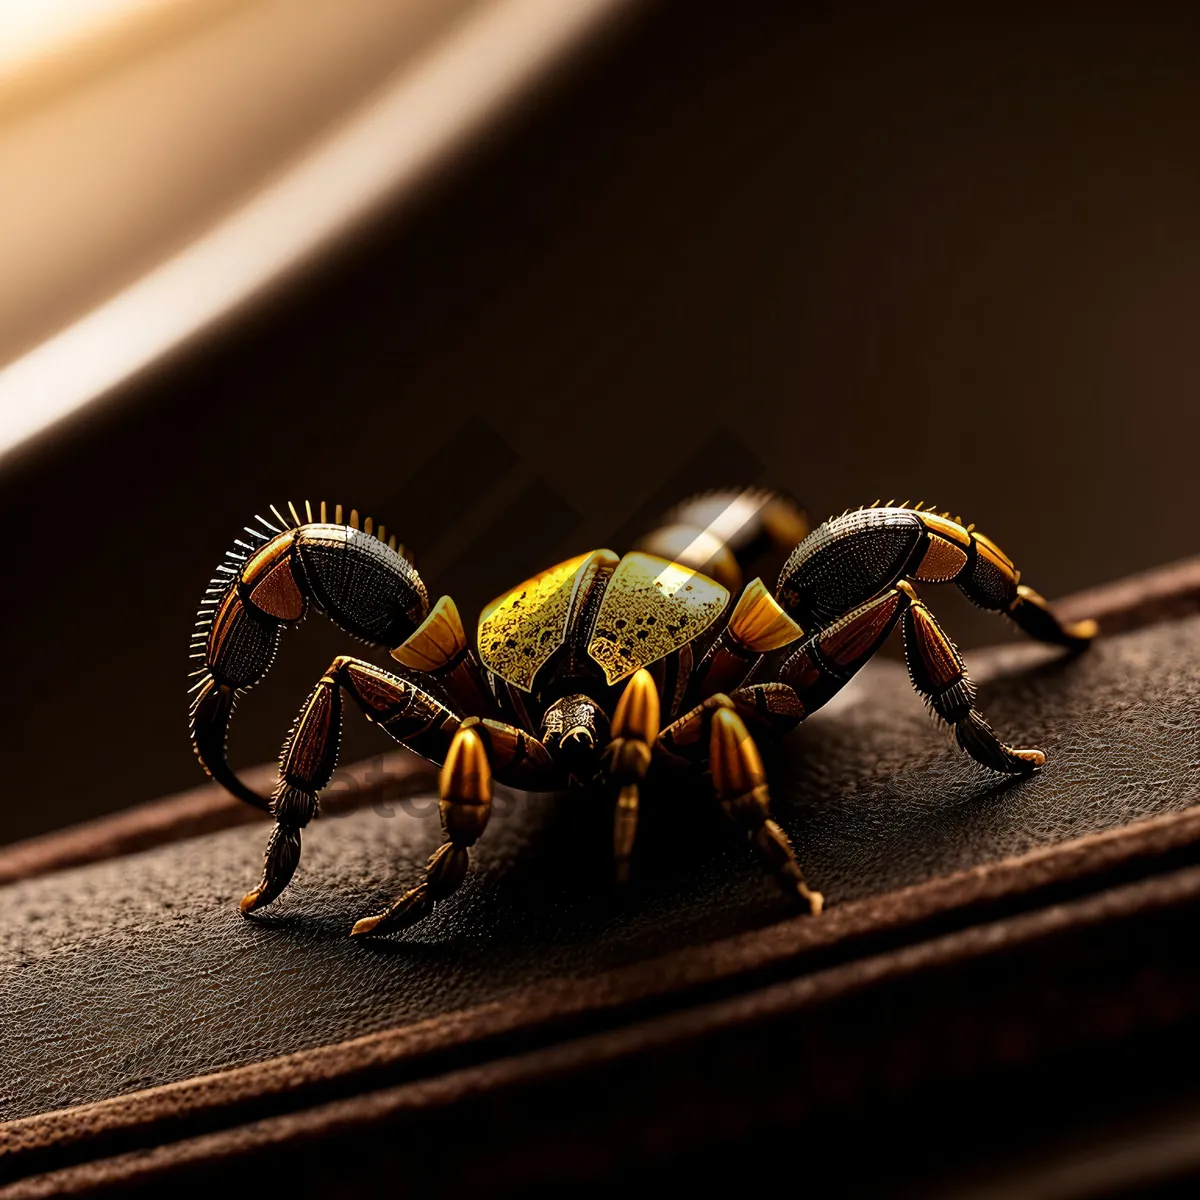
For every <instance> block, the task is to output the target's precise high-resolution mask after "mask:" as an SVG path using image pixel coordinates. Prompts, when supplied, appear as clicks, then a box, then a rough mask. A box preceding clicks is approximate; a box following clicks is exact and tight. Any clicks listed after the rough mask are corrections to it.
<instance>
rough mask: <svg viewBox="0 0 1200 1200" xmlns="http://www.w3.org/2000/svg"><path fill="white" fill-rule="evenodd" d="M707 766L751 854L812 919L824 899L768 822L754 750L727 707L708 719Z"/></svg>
mask: <svg viewBox="0 0 1200 1200" xmlns="http://www.w3.org/2000/svg"><path fill="white" fill-rule="evenodd" d="M708 762H709V769H710V770H711V772H712V781H713V786H714V787H715V788H716V792H717V799H718V800H719V801H720V803H721V807H722V808H723V809H724V810H725V813H726V815H727V816H728V817H729V818H730V819H731V820H732V821H733V822H734V823H735V824H736V825H738V826H739V827H740V828H742V829H744V830H745V831H746V832H747V833H748V834H749V835H750V841H751V843H752V844H753V846H754V849H755V850H756V851H757V852H758V854H759V856H760V857H761V858H762V859H763V861H764V862H765V863H766V864H767V866H769V867H770V868H771V870H772V871H773V872H774V874H775V878H776V880H777V881H778V882H779V886H780V887H781V888H783V890H784V892H785V893H787V894H788V895H799V896H800V897H801V898H802V899H803V900H805V901H806V902H807V903H808V906H809V909H810V911H811V912H812V913H813V915H814V916H816V915H817V914H818V913H820V911H821V909H822V908H823V907H824V904H825V900H824V897H823V896H822V895H821V893H820V892H816V891H813V889H812V888H810V887H809V886H808V884H807V883H805V882H804V875H803V873H802V872H801V870H800V865H799V863H797V862H796V855H795V853H794V852H793V850H792V844H791V842H790V841H788V836H787V834H786V833H784V831H783V829H782V828H781V827H780V826H779V825H778V824H777V823H776V822H775V821H774V820H772V818H771V798H770V795H769V793H768V791H767V780H766V775H765V773H764V772H763V765H762V759H761V758H760V757H759V753H758V747H757V746H756V745H755V744H754V739H753V738H752V737H751V736H750V732H749V730H747V728H746V724H745V722H744V721H743V720H742V718H741V717H740V716H739V715H738V714H737V712H736V711H735V710H734V709H733V708H732V707H729V708H726V707H723V706H722V707H718V708H717V709H716V711H715V712H713V714H712V721H711V725H710V730H709V751H708Z"/></svg>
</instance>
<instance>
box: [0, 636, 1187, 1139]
mask: <svg viewBox="0 0 1200 1200" xmlns="http://www.w3.org/2000/svg"><path fill="white" fill-rule="evenodd" d="M972 665H973V668H974V671H975V674H976V676H977V677H978V678H979V679H980V681H981V683H982V684H983V687H982V689H981V692H982V702H983V706H984V709H985V711H986V712H987V714H988V715H989V717H990V718H991V719H992V720H993V722H994V723H995V724H996V726H997V727H998V728H999V729H1000V730H1001V731H1002V732H1004V733H1005V734H1006V735H1008V736H1010V737H1011V738H1012V739H1013V740H1014V741H1016V742H1018V743H1019V744H1037V745H1041V746H1043V747H1044V748H1045V749H1046V750H1047V751H1048V752H1049V754H1050V761H1049V763H1048V765H1047V768H1046V769H1045V770H1044V771H1043V772H1042V773H1041V774H1040V775H1039V776H1037V777H1035V778H1033V779H1031V780H1028V781H1023V782H1016V783H1012V782H1003V781H1001V782H999V783H998V782H997V781H996V780H995V778H994V777H990V776H988V775H987V774H985V773H983V772H981V771H980V770H979V769H978V768H976V767H974V766H973V765H972V764H971V763H970V762H969V761H967V760H965V759H964V758H963V757H962V756H960V755H958V754H957V753H956V752H955V751H954V750H953V749H952V748H951V747H950V745H949V744H948V742H947V740H946V738H945V736H944V735H943V734H942V733H940V732H938V731H937V730H936V729H934V728H933V727H932V726H931V724H930V722H929V719H928V718H927V717H926V715H925V713H924V711H923V709H922V707H921V705H920V703H919V702H918V701H917V699H916V698H915V697H914V696H913V695H912V694H911V693H910V692H909V690H908V687H907V683H906V680H905V676H904V675H903V672H902V671H901V670H900V668H898V667H897V666H895V665H894V664H888V663H880V664H877V665H876V666H875V667H874V668H872V669H869V670H868V671H867V672H864V674H863V675H862V677H861V680H860V682H859V683H858V684H857V685H855V687H854V688H853V690H852V691H849V692H847V693H846V695H845V698H844V702H841V703H839V704H838V706H837V707H836V708H833V709H831V710H830V711H828V712H827V713H825V714H824V715H822V716H821V717H820V718H819V719H814V720H813V721H812V722H810V723H809V724H808V725H806V726H805V727H803V728H802V729H801V730H800V731H798V733H797V734H796V735H794V736H793V738H792V739H791V740H790V741H789V743H788V745H787V747H786V752H785V753H784V755H783V756H782V761H781V762H779V763H777V764H776V766H775V771H774V777H775V779H776V781H777V783H776V788H775V791H776V795H777V797H778V800H777V808H778V812H779V816H780V819H781V821H782V823H783V824H784V825H785V826H786V827H787V829H788V831H789V833H791V834H792V836H793V838H794V839H795V841H796V844H797V849H798V851H799V853H800V855H801V858H802V860H803V861H804V862H805V864H806V866H807V868H808V871H809V875H810V878H812V880H813V881H814V882H815V884H816V885H817V886H819V887H820V888H822V889H823V890H824V891H825V892H826V893H827V895H828V896H829V897H830V900H831V902H832V904H834V905H838V904H843V905H844V904H846V903H848V902H849V901H851V900H853V899H854V898H856V897H864V896H869V895H879V894H881V893H884V892H888V891H891V890H893V889H896V888H899V887H903V886H905V885H908V884H913V883H918V882H920V881H922V880H926V879H931V878H934V877H935V876H938V875H944V874H946V873H948V872H953V871H956V870H960V869H962V868H965V867H969V866H971V865H974V864H978V863H983V862H989V861H994V860H997V859H1001V858H1005V857H1007V856H1011V855H1016V854H1021V853H1023V852H1025V851H1027V850H1029V849H1030V848H1033V847H1037V846H1044V845H1050V844H1054V843H1058V842H1062V841H1064V840H1067V839H1070V838H1075V837H1079V836H1081V835H1084V834H1087V833H1091V832H1095V831H1098V830H1104V829H1110V828H1114V827H1117V826H1120V825H1123V824H1126V823H1128V822H1130V821H1133V820H1136V819H1138V818H1140V817H1145V816H1149V815H1152V814H1156V813H1163V812H1170V811H1179V810H1181V809H1183V808H1185V807H1188V806H1189V805H1191V804H1192V803H1194V802H1195V800H1196V791H1195V784H1194V775H1195V767H1196V763H1197V758H1198V747H1197V734H1196V727H1195V720H1194V713H1195V707H1196V701H1197V691H1198V690H1200V683H1198V677H1200V673H1198V670H1197V668H1198V667H1200V618H1196V617H1190V618H1187V619H1184V620H1180V621H1176V622H1165V623H1162V624H1159V625H1154V626H1150V627H1148V628H1144V629H1140V630H1135V631H1132V632H1130V633H1126V634H1122V635H1119V636H1115V637H1112V638H1109V639H1107V640H1105V641H1102V642H1100V643H1099V644H1097V645H1096V646H1095V647H1094V649H1093V650H1092V651H1091V652H1089V654H1087V655H1085V656H1084V657H1082V658H1080V659H1078V660H1076V661H1070V660H1064V659H1061V658H1059V657H1057V656H1056V655H1054V654H1052V653H1049V652H1046V651H1044V650H1043V649H1041V648H1040V647H1027V646H1023V645H1022V646H1014V647H1009V648H1005V649H1002V650H997V651H992V652H987V653H985V654H981V655H976V656H974V660H973V664H972ZM410 807H412V805H411V803H410ZM647 809H648V812H647V816H646V821H645V824H644V828H643V837H642V841H641V844H640V847H639V859H638V864H637V865H638V872H637V880H636V882H635V884H634V886H633V887H632V888H631V889H630V891H629V892H628V893H627V894H626V895H625V896H624V897H622V898H620V899H614V898H613V896H612V894H611V892H610V891H609V888H608V885H607V858H606V851H607V846H608V843H609V834H608V830H609V825H608V814H607V813H605V812H603V811H601V810H599V809H597V808H594V807H590V806H589V805H588V804H587V802H586V801H585V800H584V799H582V798H581V797H576V796H570V797H558V798H554V797H533V798H527V797H520V798H516V797H514V798H513V800H512V801H511V802H505V801H503V800H501V801H498V809H497V813H496V816H495V818H494V820H493V823H492V825H491V827H490V828H489V831H488V834H487V837H486V838H485V840H484V842H483V844H482V845H481V847H480V851H479V855H478V866H477V869H476V872H475V874H474V876H473V877H472V879H471V880H470V881H469V882H468V884H467V885H465V886H464V888H463V889H462V891H461V892H460V894H459V895H458V896H456V897H455V898H454V900H453V901H452V902H450V903H447V904H445V905H443V906H441V907H440V908H439V910H438V911H437V913H436V914H435V916H434V917H433V918H432V919H431V920H429V921H428V922H426V923H425V924H424V925H423V926H422V927H420V928H419V929H417V930H415V931H413V932H412V933H411V934H410V935H409V936H408V937H407V938H406V939H405V940H403V941H396V942H395V943H394V944H391V945H387V946H365V945H359V944H355V943H352V942H350V941H349V939H347V938H346V936H345V934H346V930H347V929H348V926H349V924H350V922H351V921H352V920H353V919H354V917H356V916H357V915H359V914H361V913H362V912H365V911H368V910H370V909H371V908H372V907H374V906H377V905H378V903H379V902H380V900H381V899H384V898H386V897H387V896H388V894H389V893H390V892H391V891H392V890H394V889H395V888H399V887H402V886H404V885H405V884H407V882H408V880H409V879H411V878H413V877H414V876H415V874H416V873H417V871H418V868H419V866H420V862H421V860H422V858H423V856H424V855H425V854H427V853H428V851H429V849H430V848H431V847H432V846H433V845H434V844H436V842H437V840H438V826H437V821H436V819H435V818H434V816H433V815H432V812H433V810H432V806H430V808H429V809H428V811H427V812H426V815H425V816H424V817H423V818H421V817H414V816H406V815H405V814H404V813H402V812H400V811H399V810H397V811H396V813H395V815H394V816H393V817H391V818H390V819H389V818H385V817H383V816H382V815H379V814H378V813H376V812H374V811H370V810H367V811H362V812H357V813H351V814H348V815H344V816H338V817H331V818H328V819H326V820H324V821H322V822H319V823H317V824H316V825H314V826H313V827H312V829H311V830H310V832H309V833H308V835H307V840H306V846H305V857H304V860H303V864H302V868H301V871H300V873H299V875H298V877H297V880H296V882H295V884H294V885H293V887H292V888H291V889H290V891H289V892H288V893H287V894H286V896H285V898H284V899H283V901H281V902H280V904H279V905H278V906H277V907H276V909H273V910H272V911H271V912H270V914H269V915H268V916H266V917H265V918H263V919H262V920H259V921H255V922H247V921H244V920H243V919H242V918H241V917H240V916H239V915H238V913H237V911H236V899H237V897H238V896H240V895H241V893H242V891H243V890H244V889H245V886H246V884H247V882H248V881H252V879H253V877H254V875H255V872H256V870H257V867H258V863H259V859H260V855H261V849H262V843H263V838H264V835H265V827H264V828H257V827H253V826H252V827H248V828H247V827H242V828H236V829H229V830H225V831H222V832H219V833H213V834H208V835H205V836H202V837H198V838H195V839H192V840H190V841H183V842H179V843H177V844H174V845H167V846H163V847H160V848H158V849H155V850H151V851H147V852H144V853H142V854H138V855H133V856H130V857H128V858H124V859H119V860H114V861H112V862H103V863H97V864H93V865H90V866H86V867H81V868H78V869H75V870H70V871H65V872H61V873H57V874H53V875H49V876H45V877H43V878H40V879H32V880H29V881H27V882H24V883H18V884H15V885H12V886H10V887H9V888H7V889H5V891H4V892H0V904H2V911H0V1012H2V1013H3V1014H4V1016H5V1019H4V1021H3V1023H2V1024H0V1061H3V1062H4V1064H5V1066H6V1068H7V1069H6V1071H5V1074H4V1077H3V1082H2V1084H0V1113H2V1114H3V1116H4V1117H5V1118H11V1117H17V1116H21V1115H24V1114H29V1113H35V1112H39V1111H44V1110H46V1109H51V1108H59V1107H64V1106H68V1105H73V1104H79V1103H84V1102H88V1101H93V1100H99V1099H103V1098H105V1097H108V1096H113V1095H118V1094H122V1093H127V1092H131V1091H134V1090H137V1089H142V1088H148V1087H152V1086H155V1085H158V1084H163V1083H168V1082H170V1081H172V1080H178V1079H185V1078H188V1077H191V1076H194V1075H198V1074H204V1073H207V1072H212V1071H216V1070H220V1069H222V1068H228V1067H231V1066H236V1065H239V1064H243V1063H248V1062H254V1061H261V1060H264V1059H268V1058H272V1057H275V1056H278V1055H281V1054H286V1053H289V1052H292V1051H298V1050H303V1049H306V1048H309V1047H315V1046H320V1045H325V1044H329V1043H333V1042H338V1041H342V1040H344V1039H346V1038H349V1037H354V1036H356V1035H360V1034H367V1033H371V1032H373V1031H377V1030H382V1029H386V1028H390V1027H394V1026H398V1025H405V1024H407V1023H411V1022H415V1021H418V1020H420V1019H422V1018H427V1017H431V1016H434V1015H436V1014H440V1013H448V1012H451V1011H456V1010H460V1009H464V1008H471V1007H474V1006H477V1005H480V1004H481V1003H484V1002H486V1001H488V1000H492V999H496V998H499V997H503V996H505V995H506V994H510V993H512V992H514V991H515V990H517V989H521V988H529V987H530V985H536V984H537V983H538V981H540V980H545V981H550V980H555V979H563V978H566V979H571V978H575V979H580V978H586V977H588V976H593V975H596V974H598V973H600V972H602V971H604V970H606V969H609V968H612V967H616V966H620V965H621V964H626V963H633V962H638V961H640V960H644V959H647V958H651V957H653V956H656V955H660V954H664V953H667V952H669V951H674V950H677V949H679V948H681V947H686V946H688V945H692V944H696V943H700V942H709V941H712V940H713V939H715V938H719V937H721V936H723V935H728V934H731V933H736V932H739V931H742V930H747V929H752V928H755V927H759V926H763V925H766V924H769V923H771V922H775V921H778V920H780V919H784V918H786V917H787V916H788V913H787V911H786V910H785V909H784V908H782V907H781V902H780V901H779V900H778V898H777V897H776V895H775V893H774V890H773V887H772V885H771V884H770V882H769V881H768V880H766V879H765V878H763V876H762V875H761V874H760V872H759V870H758V868H757V866H756V864H755V863H754V861H753V859H752V858H751V857H750V855H749V853H748V852H747V851H745V850H744V849H743V847H742V846H740V845H739V844H738V843H737V842H736V841H735V839H734V838H733V836H732V834H731V833H730V831H729V830H728V829H727V828H726V826H725V825H724V824H723V822H722V821H721V820H720V819H719V818H718V817H717V815H716V814H715V812H714V811H713V807H712V806H711V805H710V804H708V803H706V802H705V800H704V799H703V798H702V797H700V796H695V795H680V794H667V793H664V794H662V795H661V797H660V800H659V802H658V803H657V804H654V805H648V806H647Z"/></svg>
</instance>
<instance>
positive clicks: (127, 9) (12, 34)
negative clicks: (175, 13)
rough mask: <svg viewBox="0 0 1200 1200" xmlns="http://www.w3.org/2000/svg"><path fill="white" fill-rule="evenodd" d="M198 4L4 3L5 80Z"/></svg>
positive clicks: (0, 38) (162, 0) (0, 25)
mask: <svg viewBox="0 0 1200 1200" xmlns="http://www.w3.org/2000/svg"><path fill="white" fill-rule="evenodd" d="M194 3H196V0H3V3H0V79H3V78H4V77H5V76H8V75H12V74H15V73H17V72H19V71H24V70H29V69H31V68H32V67H33V66H34V65H35V64H36V63H38V62H39V61H41V60H43V59H46V58H49V57H53V56H54V55H56V54H61V53H63V52H64V51H67V50H69V49H71V48H73V47H75V46H78V45H79V44H80V43H84V42H88V41H90V40H92V39H93V38H95V37H97V36H98V35H100V34H102V33H105V32H107V31H108V30H109V29H111V28H112V27H114V26H117V25H120V24H122V23H125V22H130V21H133V20H135V19H136V18H137V17H139V16H140V15H142V13H143V12H145V11H146V10H148V9H161V8H164V7H175V8H178V7H182V6H183V5H185V4H194Z"/></svg>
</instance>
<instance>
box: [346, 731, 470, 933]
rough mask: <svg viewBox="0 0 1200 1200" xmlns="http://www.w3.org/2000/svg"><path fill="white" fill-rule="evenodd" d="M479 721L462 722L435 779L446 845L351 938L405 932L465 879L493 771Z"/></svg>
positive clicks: (356, 927)
mask: <svg viewBox="0 0 1200 1200" xmlns="http://www.w3.org/2000/svg"><path fill="white" fill-rule="evenodd" d="M478 727H479V722H477V721H476V722H473V723H471V724H468V723H466V722H464V724H463V725H462V726H460V728H459V730H458V732H457V733H456V734H455V735H454V740H453V741H452V742H451V743H450V751H449V753H448V754H447V755H446V762H445V764H444V765H443V766H442V774H441V778H440V781H439V790H440V792H441V803H440V805H439V808H440V810H441V814H442V828H443V829H444V830H445V833H446V841H445V842H444V843H443V844H442V845H441V846H439V847H438V848H437V849H436V850H435V851H434V852H433V854H432V855H431V856H430V859H429V862H428V863H427V864H426V866H425V880H424V882H423V883H419V884H417V886H416V887H414V888H412V889H410V890H409V891H407V892H405V893H404V895H402V896H401V897H400V898H399V899H398V900H396V901H395V902H394V903H392V904H391V905H390V906H389V907H388V908H386V909H385V910H384V911H383V912H381V913H378V914H377V915H375V916H371V917H363V918H362V920H360V921H357V922H356V923H355V925H354V928H353V929H351V930H350V936H351V937H363V936H366V935H374V936H379V935H381V934H385V933H395V932H397V931H398V930H401V929H407V928H408V927H409V926H410V925H415V924H416V923H417V922H418V921H420V920H423V919H424V918H425V917H427V916H428V915H429V914H430V913H431V912H432V911H433V905H434V903H435V901H438V900H443V899H445V897H447V896H449V895H450V894H451V893H452V892H454V891H456V890H457V888H458V886H459V884H461V883H462V881H463V880H464V879H465V878H466V876H467V868H468V867H469V866H470V847H471V846H473V845H474V844H475V842H477V841H478V840H479V837H480V836H481V835H482V833H483V831H484V829H485V828H486V826H487V823H488V817H490V816H491V812H492V771H491V767H490V765H489V763H488V754H487V748H486V746H485V745H484V741H483V738H482V737H481V736H480V734H479V732H478Z"/></svg>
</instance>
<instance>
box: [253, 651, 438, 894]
mask: <svg viewBox="0 0 1200 1200" xmlns="http://www.w3.org/2000/svg"><path fill="white" fill-rule="evenodd" d="M343 690H344V691H346V692H347V693H348V694H349V695H350V697H351V698H352V699H353V700H355V701H356V702H357V704H358V705H359V707H360V708H361V709H362V710H363V712H364V713H365V714H366V715H367V717H368V719H370V720H372V721H378V722H380V723H381V724H382V725H383V727H384V729H385V730H387V732H388V733H390V734H391V735H392V736H393V737H395V738H396V739H397V740H398V741H404V742H407V743H409V744H411V745H412V746H413V749H415V750H417V751H418V753H422V754H425V756H426V757H434V756H436V755H438V752H439V748H440V749H442V750H443V752H444V747H445V745H446V744H448V743H449V739H450V737H452V736H453V733H454V730H455V729H457V728H458V724H459V719H458V717H457V716H456V715H455V714H454V713H452V712H451V711H450V710H449V709H448V708H447V707H446V706H445V705H444V704H442V703H441V702H440V701H438V700H437V699H435V698H434V697H433V696H431V695H429V694H428V693H426V692H424V691H423V690H422V689H421V688H419V687H417V686H415V685H414V684H412V683H410V682H408V681H406V680H402V679H399V678H397V677H396V676H394V675H390V674H389V673H387V672H385V671H381V670H380V669H379V668H378V667H376V666H373V665H372V664H371V663H367V662H363V661H362V660H361V659H354V658H350V657H348V656H346V655H339V656H338V657H337V658H335V659H334V660H333V663H332V664H331V665H330V667H329V670H328V671H326V672H325V674H324V675H322V676H321V678H320V679H319V680H318V681H317V685H316V687H315V688H313V690H312V693H311V695H310V696H309V697H308V699H307V700H306V701H305V702H304V707H303V708H302V709H301V710H300V715H299V716H298V717H297V718H296V721H295V723H294V724H293V726H292V729H291V732H290V733H289V734H288V737H287V740H286V741H285V742H284V745H283V750H282V752H281V753H280V756H279V781H278V783H277V784H276V786H275V790H274V792H273V793H272V795H271V799H270V801H269V805H270V812H271V813H272V815H273V816H274V817H275V830H274V831H273V832H272V834H271V838H270V841H269V842H268V844H267V854H266V860H265V863H264V866H263V877H262V880H261V882H260V883H259V884H258V886H257V887H255V888H254V889H252V890H251V891H250V892H248V893H247V894H246V895H245V896H244V897H243V899H242V903H241V909H242V912H244V913H251V912H254V911H255V910H256V909H259V908H262V907H263V906H264V905H267V904H270V903H271V901H272V900H274V899H276V897H278V896H279V894H280V893H281V892H282V891H283V889H284V888H285V887H287V885H288V883H289V882H290V881H291V878H292V875H293V874H294V873H295V870H296V867H297V865H298V864H299V862H300V831H301V829H303V828H304V826H305V825H307V824H308V822H309V821H311V820H312V818H313V817H315V816H316V815H317V809H318V797H319V795H320V792H321V789H322V788H324V787H325V785H326V784H327V783H328V782H329V780H330V777H331V776H332V774H333V770H334V768H335V767H336V766H337V759H338V750H339V747H340V744H341V735H342V697H341V694H342V691H343Z"/></svg>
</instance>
